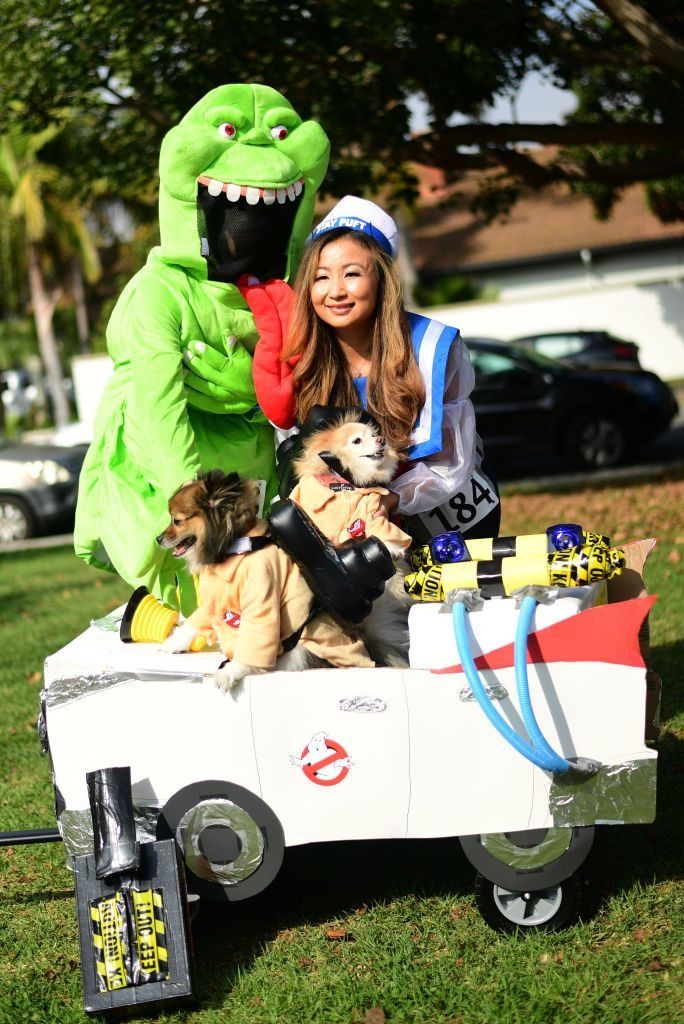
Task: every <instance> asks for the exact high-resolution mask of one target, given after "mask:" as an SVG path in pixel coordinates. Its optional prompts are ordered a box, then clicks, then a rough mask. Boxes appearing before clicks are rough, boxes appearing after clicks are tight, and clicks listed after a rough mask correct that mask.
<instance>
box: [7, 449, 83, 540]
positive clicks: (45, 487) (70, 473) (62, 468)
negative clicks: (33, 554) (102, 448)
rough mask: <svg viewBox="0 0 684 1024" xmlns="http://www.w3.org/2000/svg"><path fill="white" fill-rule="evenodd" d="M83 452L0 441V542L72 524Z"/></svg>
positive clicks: (21, 538)
mask: <svg viewBox="0 0 684 1024" xmlns="http://www.w3.org/2000/svg"><path fill="white" fill-rule="evenodd" d="M86 451H87V447H86V445H77V446H75V447H73V448H64V447H60V446H57V445H53V444H42V445H38V444H12V443H8V442H0V543H6V542H8V541H13V540H23V539H24V538H26V537H33V536H35V535H36V534H39V533H47V532H49V531H51V530H54V529H59V528H60V527H64V528H65V529H70V528H71V527H72V526H73V518H74V510H75V508H76V496H77V494H78V476H79V473H80V472H81V466H82V465H83V459H84V458H85V453H86Z"/></svg>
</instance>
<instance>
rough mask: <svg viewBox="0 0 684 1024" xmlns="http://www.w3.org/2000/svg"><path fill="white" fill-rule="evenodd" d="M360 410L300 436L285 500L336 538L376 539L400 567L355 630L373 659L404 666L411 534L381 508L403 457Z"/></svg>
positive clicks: (344, 539) (409, 602)
mask: <svg viewBox="0 0 684 1024" xmlns="http://www.w3.org/2000/svg"><path fill="white" fill-rule="evenodd" d="M361 415H363V414H360V413H357V412H354V411H349V412H346V413H344V414H343V415H341V416H340V419H339V421H338V422H337V423H333V424H332V425H327V426H324V427H322V428H321V429H320V430H318V431H316V432H315V433H313V434H310V435H309V436H307V437H305V438H304V439H303V441H302V449H301V452H300V454H299V455H298V457H297V458H296V459H295V461H294V472H295V475H296V477H297V479H298V483H297V484H296V486H295V487H294V489H293V490H292V492H291V493H290V498H291V499H292V500H293V501H295V502H296V503H297V504H298V505H300V506H301V508H303V509H304V511H305V512H306V513H307V515H308V516H309V517H310V518H311V519H312V520H313V522H314V523H315V525H316V526H317V527H318V528H319V530H320V531H321V532H322V533H323V534H324V535H325V536H326V537H327V538H328V540H330V541H332V543H333V544H336V545H339V544H343V543H344V542H345V541H348V540H350V539H351V538H363V537H377V539H378V540H381V541H382V542H383V544H385V546H386V547H387V549H388V550H389V552H390V554H391V556H392V558H393V559H394V561H395V565H396V567H397V572H396V573H395V575H394V576H393V577H392V579H391V580H390V581H389V582H388V584H387V586H386V587H385V590H384V592H383V594H382V596H381V597H379V598H378V599H377V600H376V601H375V602H374V604H373V611H372V612H371V614H370V615H369V616H368V618H366V619H365V620H364V622H363V623H362V624H361V626H360V627H359V628H360V632H361V634H362V636H363V638H364V640H365V642H366V644H367V646H368V649H369V651H370V652H371V655H372V657H374V658H375V659H376V660H377V661H379V662H381V663H383V664H385V665H396V666H398V665H406V664H407V663H408V662H407V653H408V612H409V608H410V607H411V600H410V598H408V597H407V595H406V594H405V593H404V588H403V576H404V574H405V573H406V571H407V568H408V567H407V565H406V563H405V561H404V556H405V554H406V552H407V550H408V548H409V547H410V546H411V543H412V539H411V537H410V536H409V534H407V533H405V532H404V531H403V530H402V529H400V527H399V526H397V525H396V524H395V523H393V522H391V521H390V520H389V519H388V518H387V516H386V515H384V514H378V512H379V511H380V510H381V504H382V498H383V496H384V495H386V494H387V485H389V484H390V483H391V481H392V479H393V477H394V475H395V472H396V470H397V466H398V465H399V458H400V457H399V454H398V452H396V451H395V450H394V448H392V447H391V446H390V445H388V444H387V442H386V441H385V438H384V437H383V436H382V434H381V432H380V427H379V426H378V425H377V424H376V423H369V422H367V419H366V417H365V416H364V418H361ZM366 416H367V414H366Z"/></svg>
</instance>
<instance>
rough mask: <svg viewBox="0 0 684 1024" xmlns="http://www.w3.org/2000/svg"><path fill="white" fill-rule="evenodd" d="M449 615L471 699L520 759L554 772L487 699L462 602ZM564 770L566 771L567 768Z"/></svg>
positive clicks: (546, 759)
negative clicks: (525, 759) (472, 695)
mask: <svg viewBox="0 0 684 1024" xmlns="http://www.w3.org/2000/svg"><path fill="white" fill-rule="evenodd" d="M451 614H452V620H453V624H454V636H455V638H456V647H457V649H458V655H459V657H460V659H461V664H462V665H463V671H464V672H465V675H466V679H467V680H468V683H469V685H470V689H471V690H472V691H473V694H474V696H475V700H476V701H477V703H478V704H479V705H480V707H481V708H482V710H483V711H484V713H485V715H486V716H487V718H488V719H489V721H490V722H491V724H492V725H493V726H494V728H495V729H496V731H497V732H498V733H500V734H501V736H503V738H504V739H505V740H507V741H508V742H509V743H510V744H511V746H512V747H514V748H515V749H516V750H517V751H518V753H519V754H522V756H523V757H525V758H527V760H528V761H531V762H532V764H536V765H537V767H538V768H542V769H543V770H544V771H547V772H552V771H554V770H555V769H554V767H553V766H552V765H551V763H550V760H549V758H548V757H547V756H545V755H544V754H542V753H540V752H539V751H536V750H535V749H534V747H531V746H530V744H529V743H526V742H525V740H523V739H521V738H520V736H518V734H517V733H516V732H515V731H514V730H513V729H512V728H511V726H510V725H509V724H508V722H507V721H506V720H505V719H504V718H502V716H501V715H500V714H499V712H498V711H497V710H496V708H495V707H494V705H493V704H492V702H491V700H490V699H489V697H488V695H487V691H486V690H485V688H484V685H483V683H482V680H481V679H480V674H479V672H478V671H477V668H476V667H475V662H474V660H473V656H472V653H471V651H470V643H469V640H468V628H467V619H466V614H467V612H466V608H465V605H464V604H463V603H462V602H457V603H456V604H454V606H453V609H452V613H451ZM526 657H527V655H526ZM565 770H566V771H567V768H566V769H565Z"/></svg>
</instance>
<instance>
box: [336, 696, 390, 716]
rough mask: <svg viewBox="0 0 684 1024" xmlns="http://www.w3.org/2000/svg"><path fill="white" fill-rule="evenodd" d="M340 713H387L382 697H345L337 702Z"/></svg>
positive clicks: (385, 702) (385, 703)
mask: <svg viewBox="0 0 684 1024" xmlns="http://www.w3.org/2000/svg"><path fill="white" fill-rule="evenodd" d="M337 707H338V709H339V710H340V711H360V712H363V713H365V714H374V713H375V714H377V713H378V712H380V711H387V701H385V700H383V699H382V697H345V698H344V699H343V700H339V701H338V702H337Z"/></svg>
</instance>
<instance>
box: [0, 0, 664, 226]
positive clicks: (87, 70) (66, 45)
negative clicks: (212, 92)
mask: <svg viewBox="0 0 684 1024" xmlns="http://www.w3.org/2000/svg"><path fill="white" fill-rule="evenodd" d="M0 15H1V16H2V24H3V33H2V39H1V40H0V88H1V89H2V91H3V94H4V95H5V96H6V97H8V98H9V102H8V103H7V104H6V106H5V110H4V114H3V115H2V116H4V118H5V122H6V123H10V122H12V121H14V122H19V123H21V124H22V125H24V126H26V125H27V124H29V125H30V126H31V130H40V129H42V128H43V127H44V126H45V125H46V124H47V123H49V121H50V119H51V118H52V117H53V116H54V115H55V112H56V111H58V110H59V109H60V108H62V107H64V106H68V107H69V108H71V109H74V110H76V111H77V112H78V114H79V116H80V117H82V118H84V119H87V121H88V124H89V125H90V126H91V138H92V140H93V143H94V144H92V145H89V146H87V147H85V149H84V150H83V152H82V155H81V159H79V161H78V162H77V166H76V167H75V169H74V173H75V174H76V176H77V178H78V179H79V180H80V185H81V186H82V187H87V185H88V183H89V182H92V181H93V180H95V179H97V178H99V177H101V176H102V174H104V175H105V176H106V178H107V179H108V180H109V182H110V184H111V186H112V187H115V188H116V189H117V190H118V194H119V195H120V196H124V197H127V198H129V199H131V200H138V199H139V198H140V196H141V195H142V194H143V192H145V190H149V187H150V182H151V181H152V180H153V179H154V174H155V166H156V160H157V154H158V150H159V142H160V138H161V136H162V135H163V133H164V131H165V130H166V128H167V127H168V126H169V125H170V124H171V123H173V122H174V121H175V120H177V118H178V117H179V116H180V115H181V114H182V113H183V112H184V111H185V110H187V109H188V107H189V105H190V104H191V103H192V102H193V101H194V100H196V99H198V98H199V97H200V96H201V95H203V94H204V93H205V92H206V91H207V90H208V89H209V88H211V87H213V86H215V85H217V84H220V83H222V82H229V81H247V80H251V81H256V82H266V83H268V84H271V85H274V86H276V87H277V88H279V89H282V90H283V91H284V92H286V93H287V95H288V97H289V98H290V99H291V100H292V102H293V103H294V105H295V107H298V108H301V110H302V111H303V112H305V113H306V115H307V116H314V117H318V118H319V119H320V121H321V123H322V124H323V125H324V126H325V128H326V131H327V132H328V133H329V135H330V137H331V140H332V144H333V163H332V166H331V171H330V174H329V176H328V179H327V183H326V184H327V188H328V189H329V190H330V191H331V192H334V193H336V194H342V193H343V192H345V191H349V190H360V189H363V190H366V191H369V192H371V193H373V192H377V191H378V190H380V189H384V190H385V191H386V192H389V193H390V194H391V195H393V196H394V197H396V198H398V199H400V198H410V197H411V196H412V195H414V193H415V179H414V178H413V177H412V175H411V171H410V167H411V163H412V162H416V163H423V164H427V165H430V166H435V167H439V168H441V169H443V170H444V171H445V172H446V173H447V175H448V176H449V177H450V178H452V179H457V178H458V176H459V175H461V174H462V173H463V172H464V171H467V170H470V169H473V168H475V169H479V170H484V171H485V172H486V177H487V180H486V182H485V185H484V194H483V198H482V204H483V205H484V206H485V207H486V208H487V209H489V211H490V212H491V213H492V214H495V213H496V212H497V210H499V209H500V208H501V207H502V206H506V205H510V203H511V202H514V201H515V198H516V195H517V192H518V190H519V189H520V188H521V187H523V186H525V187H532V188H540V187H543V186H544V185H546V184H550V183H562V184H565V185H566V186H568V187H569V188H572V189H576V190H579V191H584V192H586V193H587V194H589V195H590V196H591V198H592V199H593V200H594V202H595V205H596V208H597V210H598V211H599V212H601V213H602V214H604V215H605V214H606V213H607V212H608V211H609V210H610V207H611V204H612V202H613V201H614V198H615V196H616V195H617V194H618V193H619V190H620V189H621V188H624V187H625V186H627V185H629V184H632V183H634V182H643V183H644V184H645V185H646V187H647V190H648V196H649V201H650V203H651V205H652V207H653V209H654V210H655V211H656V213H657V214H658V215H659V216H661V217H663V218H664V219H673V218H677V217H680V216H682V215H683V210H682V179H683V178H684V129H683V127H682V118H681V110H682V106H683V104H684V7H683V5H682V3H681V0H647V2H642V3H635V2H632V0H595V2H594V3H589V2H588V0H553V2H550V0H546V2H544V0H541V2H537V0H534V2H533V0H497V2H496V3H490V4H485V3H482V2H481V0H315V2H314V0H310V2H283V3H274V2H273V0H240V3H236V2H233V0H156V2H155V3H154V4H149V5H147V6H146V8H145V10H144V17H143V16H141V9H140V5H139V4H138V3H137V2H133V0H119V2H117V3H116V4H112V3H109V2H108V0H88V2H87V3H86V2H84V0H60V2H59V3H55V2H54V0H33V2H32V3H31V4H30V5H27V4H25V3H24V2H23V0H0ZM529 71H538V72H541V73H542V74H544V75H546V76H547V77H548V78H549V79H550V80H552V81H553V82H554V83H555V84H557V85H559V86H562V87H565V88H568V89H572V90H574V91H575V93H576V95H577V97H578V108H577V112H576V114H575V115H573V116H572V117H571V118H569V119H568V120H567V121H566V123H564V124H550V125H549V124H534V123H532V124H519V123H509V124H499V125H490V124H485V123H483V122H482V115H483V111H484V109H485V108H486V106H487V105H488V104H490V103H491V102H492V100H493V99H494V98H495V97H496V96H501V95H505V94H507V93H508V94H510V95H512V96H513V95H514V94H515V91H516V89H517V88H518V87H519V85H520V83H521V81H522V79H523V78H524V76H525V75H526V74H527V73H528V72H529ZM416 96H418V97H420V98H421V99H422V101H423V102H424V104H425V107H426V110H427V116H428V121H429V123H428V128H427V130H426V131H425V132H421V133H420V134H419V135H413V136H412V135H411V134H410V131H409V125H410V103H411V101H412V98H415V97H416ZM527 143H540V144H542V145H545V146H546V147H547V148H546V149H545V151H544V153H543V158H540V152H539V150H535V149H533V148H529V147H527V148H523V145H522V144H527ZM548 147H554V149H553V151H549V148H548Z"/></svg>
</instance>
